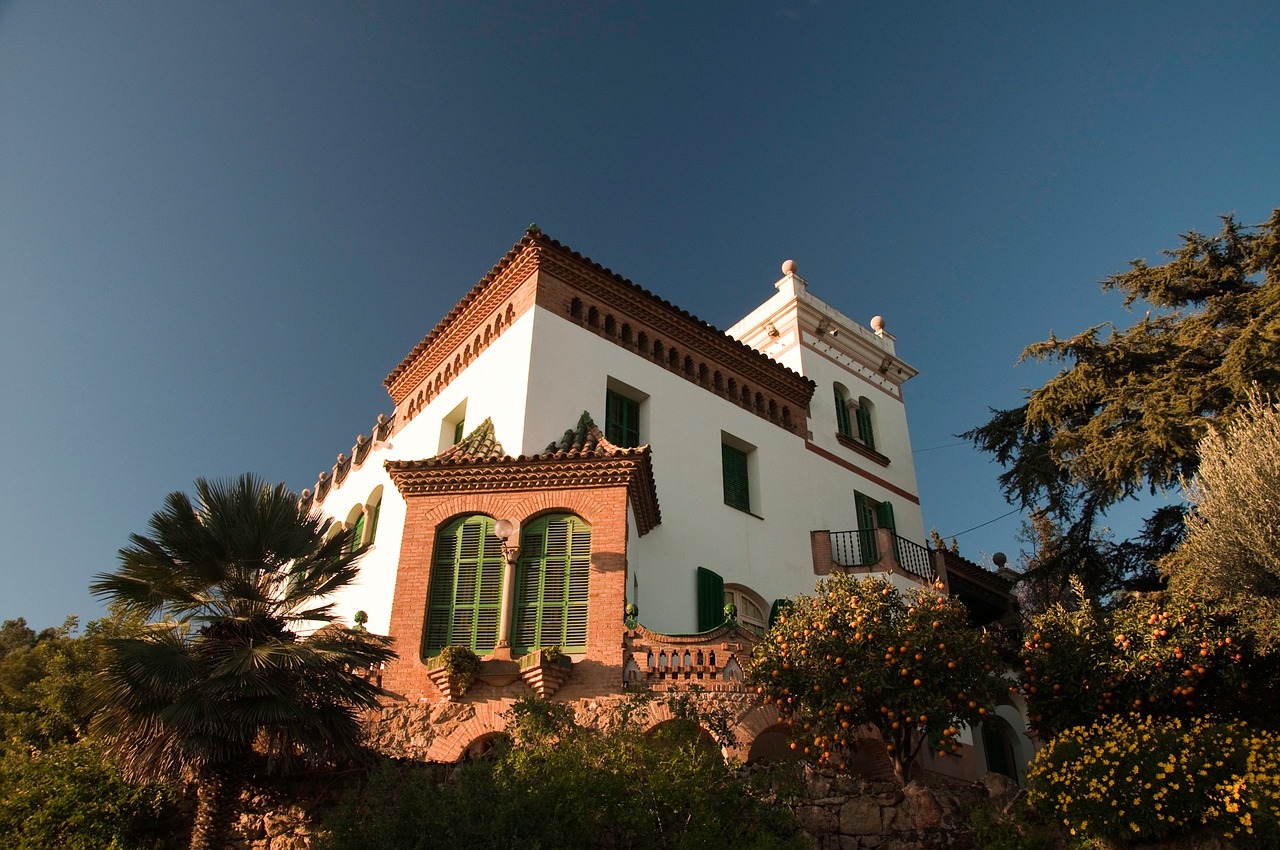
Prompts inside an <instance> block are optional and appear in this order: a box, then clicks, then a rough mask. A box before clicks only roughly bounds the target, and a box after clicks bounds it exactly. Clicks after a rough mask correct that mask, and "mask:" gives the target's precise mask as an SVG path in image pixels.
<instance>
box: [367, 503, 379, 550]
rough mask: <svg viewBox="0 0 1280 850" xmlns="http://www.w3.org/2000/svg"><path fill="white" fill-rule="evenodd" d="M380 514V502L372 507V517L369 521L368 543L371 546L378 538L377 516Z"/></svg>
mask: <svg viewBox="0 0 1280 850" xmlns="http://www.w3.org/2000/svg"><path fill="white" fill-rule="evenodd" d="M381 513H382V501H381V500H379V501H378V504H376V505H374V506H373V516H372V517H370V519H369V543H370V544H372V543H373V541H374V539H375V538H377V536H378V515H379V514H381Z"/></svg>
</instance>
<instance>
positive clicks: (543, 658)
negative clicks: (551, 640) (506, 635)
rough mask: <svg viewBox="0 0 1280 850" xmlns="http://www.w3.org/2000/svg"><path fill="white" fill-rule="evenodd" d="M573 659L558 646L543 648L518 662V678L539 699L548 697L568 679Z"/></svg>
mask: <svg viewBox="0 0 1280 850" xmlns="http://www.w3.org/2000/svg"><path fill="white" fill-rule="evenodd" d="M572 668H573V659H572V658H570V657H569V656H568V655H567V654H565V652H564V650H562V649H561V648H560V647H558V646H544V647H541V648H539V649H535V650H534V651H533V652H530V653H529V654H528V655H526V656H525V657H524V658H522V659H521V660H520V678H521V679H524V682H525V684H527V685H528V686H529V687H530V688H532V689H533V690H534V692H535V693H537V694H538V696H540V697H544V698H545V697H549V696H551V695H552V694H554V693H555V692H556V691H557V690H559V688H560V686H561V685H563V684H564V683H565V682H566V681H567V680H568V678H569V675H570V671H571V670H572Z"/></svg>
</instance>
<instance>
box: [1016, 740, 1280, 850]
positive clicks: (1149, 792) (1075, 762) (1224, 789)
mask: <svg viewBox="0 0 1280 850" xmlns="http://www.w3.org/2000/svg"><path fill="white" fill-rule="evenodd" d="M1255 740H1259V738H1258V737H1257V736H1255V733H1253V732H1252V731H1251V730H1250V729H1249V727H1247V726H1246V725H1245V724H1243V723H1239V722H1234V723H1214V722H1212V721H1209V720H1206V719H1193V720H1183V719H1180V718H1164V719H1156V718H1151V717H1145V718H1143V717H1137V716H1134V715H1130V716H1126V717H1122V716H1113V717H1109V718H1105V719H1103V720H1100V721H1098V722H1097V723H1094V724H1093V725H1092V726H1076V727H1072V728H1070V729H1066V730H1063V731H1062V732H1061V733H1060V734H1059V735H1058V736H1057V737H1056V738H1054V739H1053V741H1052V742H1051V743H1050V744H1049V745H1048V746H1047V747H1045V748H1044V749H1043V750H1042V751H1041V752H1040V753H1039V754H1038V755H1037V756H1036V758H1035V761H1034V762H1032V765H1031V768H1030V769H1029V770H1028V772H1027V784H1028V800H1029V802H1030V804H1031V805H1032V806H1033V807H1034V808H1035V809H1037V810H1038V811H1039V812H1041V813H1042V814H1043V815H1045V816H1046V817H1048V818H1049V819H1050V820H1053V819H1056V820H1057V821H1059V822H1060V823H1062V825H1063V826H1064V827H1066V829H1067V830H1068V831H1069V832H1071V834H1073V835H1077V836H1081V837H1089V838H1111V839H1116V838H1129V839H1143V840H1151V839H1158V838H1162V837H1164V836H1167V835H1171V834H1174V833H1180V832H1183V831H1185V830H1187V829H1194V828H1197V827H1200V826H1202V825H1204V824H1206V823H1216V824H1220V825H1221V828H1222V829H1223V831H1224V832H1244V827H1242V826H1237V825H1238V824H1240V823H1242V822H1243V821H1242V819H1241V815H1240V814H1239V813H1233V814H1228V813H1229V811H1230V807H1231V806H1236V807H1237V808H1241V807H1244V808H1250V809H1253V806H1252V804H1253V803H1254V802H1259V807H1258V808H1259V809H1260V808H1263V807H1265V806H1266V805H1270V804H1269V803H1268V804H1264V803H1262V802H1261V801H1258V800H1256V799H1255V798H1256V797H1258V796H1260V795H1261V796H1268V795H1269V796H1268V799H1269V800H1270V801H1274V800H1275V799H1276V792H1277V790H1278V789H1277V788H1276V785H1275V783H1276V781H1277V780H1276V779H1275V778H1274V777H1275V776H1276V773H1275V772H1272V773H1270V774H1269V776H1270V780H1269V781H1270V783H1271V784H1270V785H1268V784H1267V780H1262V781H1260V780H1259V779H1258V778H1257V777H1258V776H1259V774H1260V773H1265V772H1266V771H1267V770H1270V769H1272V768H1273V767H1274V754H1275V747H1274V745H1272V747H1271V750H1270V752H1271V754H1272V756H1271V759H1270V761H1269V762H1268V764H1266V765H1264V764H1263V763H1262V762H1263V761H1268V759H1266V758H1263V759H1262V760H1261V761H1259V763H1258V767H1257V771H1255V772H1254V773H1253V774H1251V773H1250V772H1249V771H1248V768H1247V765H1248V760H1249V755H1250V744H1251V742H1252V741H1255ZM1244 776H1254V777H1255V778H1254V779H1253V780H1252V781H1249V782H1246V783H1244V784H1242V785H1239V786H1237V785H1235V784H1233V783H1234V782H1235V781H1236V780H1237V779H1238V778H1240V777H1244ZM1267 812H1268V814H1269V816H1271V817H1274V815H1275V812H1276V809H1275V807H1274V805H1271V807H1270V808H1268V809H1267ZM1255 817H1256V816H1255ZM1273 823H1274V821H1273ZM1253 827H1254V829H1255V830H1257V829H1258V825H1257V823H1254V824H1253ZM1272 829H1273V830H1274V827H1272Z"/></svg>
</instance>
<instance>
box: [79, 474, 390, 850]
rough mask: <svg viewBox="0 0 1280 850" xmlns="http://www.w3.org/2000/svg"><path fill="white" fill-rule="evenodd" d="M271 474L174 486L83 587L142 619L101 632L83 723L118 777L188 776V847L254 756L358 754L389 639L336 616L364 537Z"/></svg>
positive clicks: (291, 759)
mask: <svg viewBox="0 0 1280 850" xmlns="http://www.w3.org/2000/svg"><path fill="white" fill-rule="evenodd" d="M326 531H327V523H326V522H325V521H324V520H323V519H322V518H320V517H319V516H318V515H315V514H311V513H309V512H308V511H307V509H306V508H304V507H303V506H302V505H301V504H300V502H299V501H298V497H297V496H296V495H294V494H293V493H291V492H289V490H288V489H286V488H285V487H284V485H274V486H273V485H269V484H266V483H265V482H262V481H260V480H258V479H256V478H254V477H253V476H250V475H245V476H242V477H240V478H238V479H236V480H233V481H223V482H209V481H205V480H199V481H197V482H196V500H195V501H194V502H193V501H192V500H191V499H190V498H189V497H188V496H187V495H185V494H183V493H172V494H170V495H169V497H168V498H167V499H166V501H165V507H164V509H163V510H161V511H159V512H157V513H156V514H155V515H153V516H152V518H151V534H150V535H149V536H143V535H134V536H133V537H132V543H131V545H130V546H128V547H126V548H124V549H122V550H121V551H120V562H121V564H120V569H119V570H118V571H116V572H114V573H108V574H103V575H99V576H98V580H97V581H96V582H95V583H94V585H93V591H94V592H95V593H96V594H98V595H99V596H101V597H103V598H105V599H107V600H108V601H110V602H112V603H113V604H115V605H117V606H118V608H119V610H120V611H121V612H123V613H125V614H128V615H133V616H136V617H139V618H144V619H146V620H147V622H146V623H145V624H143V625H141V626H139V627H138V628H137V629H136V630H134V631H133V632H131V633H128V634H124V635H120V636H114V637H110V638H108V639H106V640H105V641H104V644H105V647H106V657H105V663H104V665H103V670H102V673H101V674H100V676H99V677H98V680H97V682H96V683H95V690H94V693H93V697H94V702H95V705H96V707H97V714H95V715H94V718H93V723H92V726H91V730H92V732H93V733H94V735H95V736H97V738H98V739H99V740H101V741H102V742H103V744H104V745H105V747H106V748H107V750H108V751H109V752H110V754H111V755H112V756H113V757H114V759H115V760H116V761H117V763H118V764H119V765H120V767H121V769H122V770H123V771H124V773H125V775H126V776H127V777H129V778H131V779H157V778H176V777H177V776H178V775H179V774H181V773H183V772H191V773H193V774H194V775H195V777H196V778H197V781H198V784H199V786H200V803H199V808H198V810H197V815H196V828H195V830H194V831H193V835H192V846H193V847H210V848H212V847H217V846H219V841H220V837H221V835H222V834H224V833H225V831H226V829H227V827H228V826H229V823H230V820H231V818H232V817H233V815H234V808H233V807H234V804H235V800H236V799H237V795H238V791H239V788H240V786H241V785H242V783H243V781H244V779H245V773H246V771H247V770H248V765H249V764H250V762H251V760H253V761H254V763H256V759H255V758H254V757H255V756H262V757H264V758H263V761H262V766H263V768H264V769H265V770H266V771H268V772H272V773H279V772H283V771H287V770H289V769H291V768H293V767H294V766H295V765H299V764H307V765H317V764H327V763H330V762H331V761H333V760H335V759H342V758H348V757H354V756H357V755H359V754H360V753H361V750H360V747H359V741H360V738H361V730H360V726H359V723H358V719H357V714H358V712H359V711H360V710H361V709H363V708H368V707H373V706H376V705H377V704H378V698H379V696H380V695H381V693H382V692H381V690H380V689H379V688H378V687H376V686H375V685H373V684H372V683H371V682H370V681H368V680H367V679H366V678H365V677H364V676H362V675H361V671H362V670H367V669H369V668H375V667H377V666H379V665H381V664H382V663H383V662H385V661H387V660H388V659H390V658H391V657H392V656H393V653H392V652H391V650H390V648H389V641H388V640H387V639H386V638H383V637H380V636H378V635H373V634H371V633H369V632H367V631H363V630H361V631H356V630H353V629H349V628H345V627H343V626H341V625H339V624H337V623H336V622H334V620H335V616H334V614H333V613H332V603H331V602H330V601H329V600H328V597H330V596H331V595H332V594H333V593H335V592H336V591H338V590H340V589H341V588H343V587H344V586H346V585H347V584H349V583H350V582H351V581H352V580H354V579H355V577H356V575H357V571H358V568H359V564H358V562H359V558H360V555H361V554H362V553H363V550H362V549H358V548H357V549H356V550H355V551H352V547H351V546H350V545H348V544H349V542H350V540H349V538H350V534H349V533H344V534H338V535H336V536H331V537H326Z"/></svg>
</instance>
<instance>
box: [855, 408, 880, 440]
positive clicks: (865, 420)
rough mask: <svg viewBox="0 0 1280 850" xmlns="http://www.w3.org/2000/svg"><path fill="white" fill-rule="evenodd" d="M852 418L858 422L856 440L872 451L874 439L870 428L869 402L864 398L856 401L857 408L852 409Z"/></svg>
mask: <svg viewBox="0 0 1280 850" xmlns="http://www.w3.org/2000/svg"><path fill="white" fill-rule="evenodd" d="M854 416H855V417H856V418H857V422H858V439H859V440H861V441H862V444H863V445H864V446H866V447H867V448H869V449H872V450H874V449H875V447H876V438H875V433H874V432H873V430H872V427H871V402H869V401H867V400H866V399H865V398H860V399H858V406H857V407H856V408H854Z"/></svg>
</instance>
